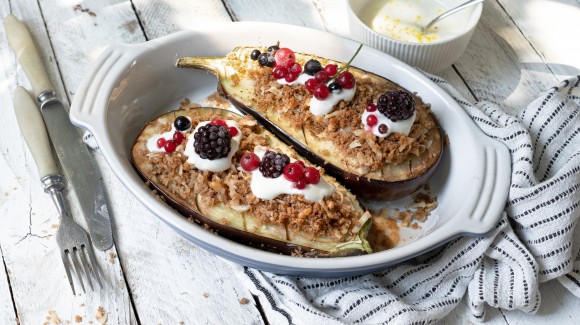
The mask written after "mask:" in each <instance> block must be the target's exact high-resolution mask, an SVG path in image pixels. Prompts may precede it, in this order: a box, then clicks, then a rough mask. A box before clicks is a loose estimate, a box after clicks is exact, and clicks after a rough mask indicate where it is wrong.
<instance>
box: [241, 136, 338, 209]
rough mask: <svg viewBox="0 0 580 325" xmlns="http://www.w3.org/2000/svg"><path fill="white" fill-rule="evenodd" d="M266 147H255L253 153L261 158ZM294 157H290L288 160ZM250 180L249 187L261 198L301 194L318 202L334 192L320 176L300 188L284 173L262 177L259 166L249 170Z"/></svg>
mask: <svg viewBox="0 0 580 325" xmlns="http://www.w3.org/2000/svg"><path fill="white" fill-rule="evenodd" d="M267 150H268V149H267V148H264V147H260V146H258V147H256V148H255V149H254V153H255V154H256V155H257V156H258V157H260V159H262V157H264V154H265V153H266V151H267ZM294 161H296V159H292V158H290V162H294ZM251 174H252V180H251V181H250V188H251V190H252V193H254V195H255V196H256V197H257V198H260V199H263V200H272V199H274V198H275V197H277V196H278V195H281V194H302V195H304V198H305V199H306V200H308V201H312V202H320V201H322V199H323V198H325V197H326V196H328V195H331V194H332V193H334V191H335V188H334V186H332V185H330V184H328V183H327V182H326V181H325V180H324V179H323V178H322V177H320V181H319V182H318V184H308V185H306V187H305V188H304V189H302V190H299V189H297V188H296V187H294V183H293V182H291V181H289V180H287V179H286V178H285V177H284V175H280V176H279V177H276V178H269V177H264V175H262V173H261V172H260V170H259V168H256V169H254V170H253V171H251Z"/></svg>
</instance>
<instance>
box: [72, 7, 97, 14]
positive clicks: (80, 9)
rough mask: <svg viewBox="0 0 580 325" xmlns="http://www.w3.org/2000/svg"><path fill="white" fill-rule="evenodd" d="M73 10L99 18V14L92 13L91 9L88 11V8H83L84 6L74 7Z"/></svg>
mask: <svg viewBox="0 0 580 325" xmlns="http://www.w3.org/2000/svg"><path fill="white" fill-rule="evenodd" d="M73 10H74V11H80V12H86V13H87V14H88V15H89V16H91V17H96V16H97V14H96V13H95V12H94V11H92V10H91V9H88V8H83V6H81V5H80V4H77V5H76V6H74V7H73Z"/></svg>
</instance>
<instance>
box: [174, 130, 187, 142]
mask: <svg viewBox="0 0 580 325" xmlns="http://www.w3.org/2000/svg"><path fill="white" fill-rule="evenodd" d="M184 138H185V137H184V136H183V133H181V132H179V131H175V133H173V142H175V144H177V145H180V144H181V142H183V139H184Z"/></svg>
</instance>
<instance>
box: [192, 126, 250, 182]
mask: <svg viewBox="0 0 580 325" xmlns="http://www.w3.org/2000/svg"><path fill="white" fill-rule="evenodd" d="M209 123H210V121H205V122H201V123H199V124H198V125H197V127H196V128H195V130H194V131H193V132H192V133H191V134H190V136H189V138H188V139H187V144H186V145H185V150H184V151H183V154H184V155H186V156H187V157H188V158H187V162H188V163H190V164H193V165H194V166H195V168H197V169H199V170H207V171H210V172H214V173H217V172H221V171H224V170H227V169H228V168H230V166H231V165H232V157H233V156H234V154H235V153H236V151H238V149H239V148H240V141H241V140H242V130H240V126H239V124H238V123H237V122H236V121H231V120H226V124H227V125H228V127H231V126H233V127H235V128H236V129H238V134H236V136H235V137H232V140H231V142H230V146H231V147H230V152H229V153H228V156H227V157H223V158H219V159H214V160H209V159H203V158H201V156H200V155H198V154H197V153H196V152H195V149H194V148H193V143H194V142H195V140H194V139H193V135H194V134H195V132H197V130H198V129H199V128H200V127H202V126H204V125H206V124H209Z"/></svg>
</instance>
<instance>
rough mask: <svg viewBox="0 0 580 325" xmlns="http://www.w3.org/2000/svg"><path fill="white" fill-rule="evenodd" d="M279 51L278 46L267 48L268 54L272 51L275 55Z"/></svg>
mask: <svg viewBox="0 0 580 325" xmlns="http://www.w3.org/2000/svg"><path fill="white" fill-rule="evenodd" d="M279 49H280V46H278V45H272V46H270V47H268V53H272V51H274V53H276V51H278V50H279Z"/></svg>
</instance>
